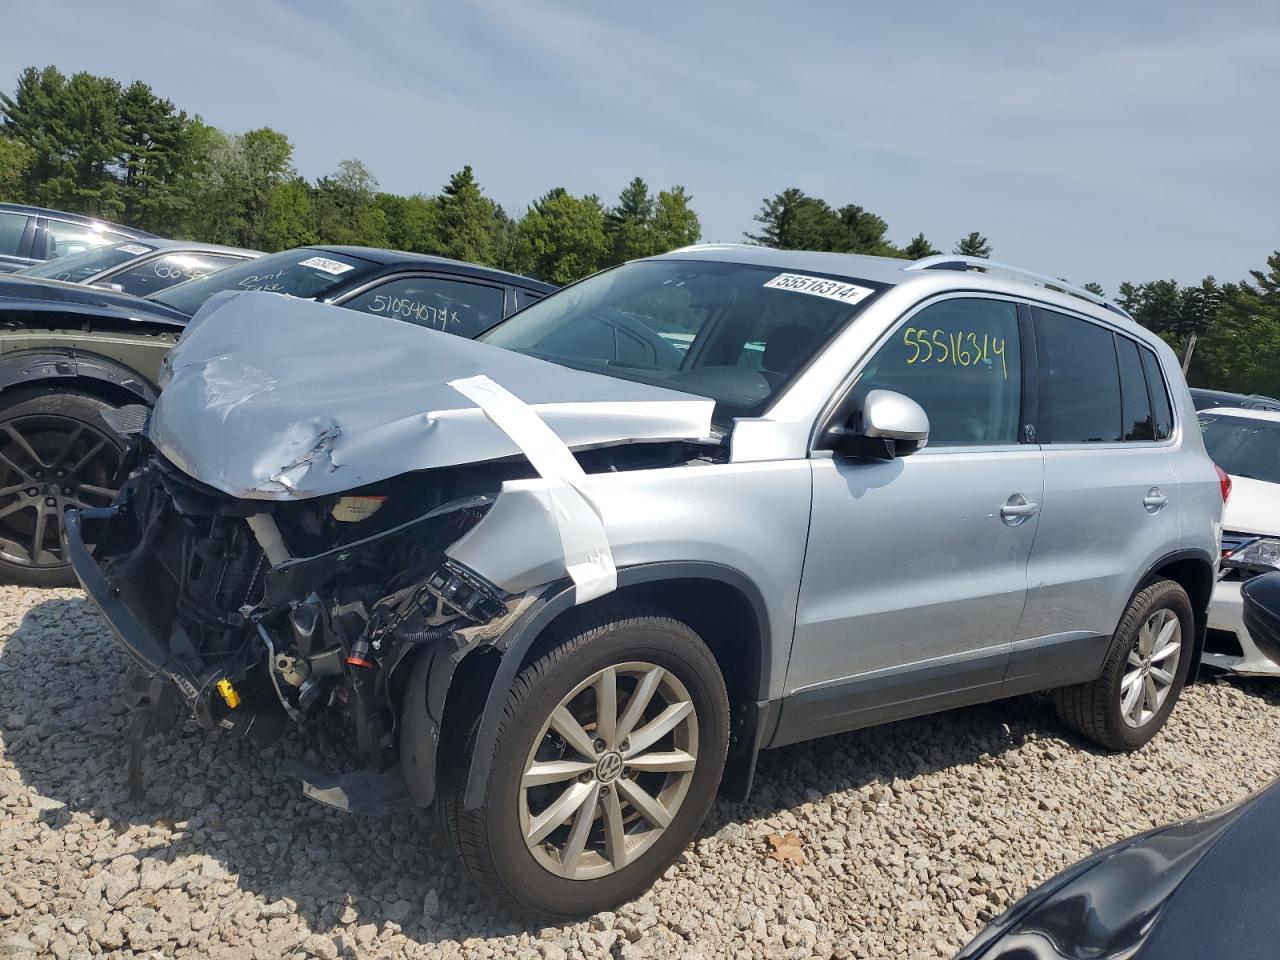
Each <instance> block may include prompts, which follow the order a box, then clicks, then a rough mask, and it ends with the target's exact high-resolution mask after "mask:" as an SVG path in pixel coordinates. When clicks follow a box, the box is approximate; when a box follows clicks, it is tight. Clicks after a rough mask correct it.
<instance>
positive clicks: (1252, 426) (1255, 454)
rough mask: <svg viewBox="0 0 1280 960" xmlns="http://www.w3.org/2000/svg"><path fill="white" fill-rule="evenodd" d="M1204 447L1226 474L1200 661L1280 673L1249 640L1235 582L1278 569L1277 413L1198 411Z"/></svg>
mask: <svg viewBox="0 0 1280 960" xmlns="http://www.w3.org/2000/svg"><path fill="white" fill-rule="evenodd" d="M1200 430H1201V432H1202V433H1203V434H1204V445H1205V449H1206V450H1208V452H1209V456H1210V457H1212V458H1213V461H1214V463H1216V464H1217V465H1218V466H1219V467H1221V468H1222V469H1223V470H1225V471H1226V472H1227V474H1228V475H1229V476H1230V477H1231V499H1230V500H1228V501H1227V505H1226V508H1225V510H1224V511H1223V515H1222V531H1223V532H1222V573H1221V575H1220V578H1219V580H1218V584H1217V586H1216V587H1215V588H1214V592H1213V602H1212V603H1211V604H1210V606H1209V633H1208V637H1207V638H1206V640H1205V652H1204V663H1205V664H1207V665H1209V666H1212V667H1218V668H1220V669H1223V670H1229V671H1231V672H1232V673H1239V674H1246V675H1251V676H1276V677H1280V664H1277V663H1275V662H1274V661H1273V660H1271V659H1270V658H1269V657H1267V656H1266V655H1265V654H1264V653H1263V652H1262V651H1261V650H1260V649H1259V648H1258V646H1257V644H1255V643H1254V641H1253V638H1252V637H1250V636H1249V631H1248V630H1247V629H1246V628H1245V625H1244V620H1243V619H1242V617H1241V609H1242V604H1241V599H1240V585H1241V584H1242V583H1243V582H1244V581H1246V580H1248V579H1250V578H1251V577H1255V576H1257V575H1258V574H1261V573H1270V572H1271V571H1273V570H1280V412H1276V411H1273V410H1245V409H1242V408H1238V407H1215V408H1213V409H1210V410H1201V411H1200Z"/></svg>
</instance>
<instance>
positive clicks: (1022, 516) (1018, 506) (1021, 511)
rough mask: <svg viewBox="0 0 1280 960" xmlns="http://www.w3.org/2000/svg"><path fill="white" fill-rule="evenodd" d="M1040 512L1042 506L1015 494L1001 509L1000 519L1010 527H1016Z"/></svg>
mask: <svg viewBox="0 0 1280 960" xmlns="http://www.w3.org/2000/svg"><path fill="white" fill-rule="evenodd" d="M1039 512H1040V504H1038V503H1033V502H1031V501H1030V500H1028V499H1027V498H1026V497H1024V496H1023V495H1022V494H1020V493H1015V494H1014V495H1013V496H1011V497H1010V498H1009V499H1008V500H1007V501H1006V502H1005V505H1004V506H1003V507H1001V508H1000V519H1001V520H1003V521H1004V522H1005V523H1006V524H1008V525H1009V526H1011V527H1016V526H1018V524H1020V523H1025V522H1026V520H1027V518H1028V517H1034V516H1035V515H1036V514H1037V513H1039Z"/></svg>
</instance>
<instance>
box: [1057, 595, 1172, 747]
mask: <svg viewBox="0 0 1280 960" xmlns="http://www.w3.org/2000/svg"><path fill="white" fill-rule="evenodd" d="M1162 636H1163V637H1164V638H1165V639H1163V640H1161V637H1162ZM1194 638H1195V617H1194V614H1193V612H1192V609H1191V600H1190V599H1189V598H1188V597H1187V592H1186V591H1185V590H1184V589H1182V587H1181V586H1180V585H1179V584H1177V583H1174V582H1173V581H1172V580H1165V579H1159V580H1153V581H1152V582H1150V583H1148V584H1147V585H1146V586H1145V587H1143V588H1142V589H1141V590H1139V591H1138V592H1137V594H1135V595H1134V597H1133V599H1132V600H1130V601H1129V606H1128V608H1127V609H1126V610H1125V612H1124V616H1123V617H1121V618H1120V625H1119V626H1118V627H1117V628H1116V632H1115V634H1114V635H1113V636H1112V639H1111V646H1110V647H1109V648H1108V650H1107V656H1106V659H1105V661H1104V663H1103V667H1102V673H1101V675H1100V676H1099V677H1098V679H1096V680H1093V681H1091V682H1089V683H1082V684H1078V685H1076V686H1072V687H1063V688H1061V689H1058V690H1055V691H1054V692H1053V697H1054V705H1055V707H1056V708H1057V711H1058V716H1059V717H1060V718H1061V719H1062V721H1063V722H1064V723H1066V724H1067V726H1069V727H1071V728H1072V729H1073V730H1075V731H1077V732H1078V733H1080V734H1081V735H1083V736H1085V737H1088V738H1089V739H1090V740H1092V741H1094V742H1095V743H1097V744H1099V745H1101V746H1103V747H1106V748H1107V749H1109V750H1120V751H1128V750H1137V749H1138V748H1139V747H1141V746H1143V745H1144V744H1145V743H1147V741H1149V740H1150V739H1151V738H1152V737H1154V736H1155V735H1156V733H1158V732H1159V730H1160V728H1161V727H1163V726H1164V724H1165V721H1166V720H1167V719H1168V717H1169V714H1170V713H1171V712H1172V711H1173V707H1174V705H1175V704H1176V703H1177V702H1178V697H1179V696H1180V695H1181V693H1182V687H1183V685H1184V684H1185V683H1186V679H1187V672H1188V670H1189V669H1190V667H1191V655H1192V651H1193V649H1194V642H1193V641H1194ZM1175 657H1176V663H1174V664H1172V669H1166V668H1168V667H1170V666H1171V664H1170V661H1172V660H1173V659H1174V658H1175Z"/></svg>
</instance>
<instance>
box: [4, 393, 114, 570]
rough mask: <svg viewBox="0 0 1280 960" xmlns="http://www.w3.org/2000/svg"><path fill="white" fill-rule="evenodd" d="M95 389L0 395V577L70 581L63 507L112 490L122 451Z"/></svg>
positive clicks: (98, 502) (105, 497)
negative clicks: (93, 394)
mask: <svg viewBox="0 0 1280 960" xmlns="http://www.w3.org/2000/svg"><path fill="white" fill-rule="evenodd" d="M111 406H112V404H109V403H107V402H105V401H103V400H99V399H98V398H97V397H91V396H88V395H86V394H82V393H69V392H65V391H59V390H57V389H50V388H43V389H37V390H24V391H15V392H14V393H12V394H10V395H9V396H7V397H5V398H3V399H0V580H4V581H7V582H10V583H17V584H21V585H23V586H31V587H59V586H70V585H73V584H74V583H75V582H76V578H75V573H74V572H73V571H72V569H71V566H70V564H69V563H68V561H67V557H66V551H65V549H64V545H63V526H62V518H63V514H64V513H65V512H66V511H67V510H69V509H71V508H73V507H105V506H108V505H109V504H110V503H111V501H112V500H113V499H114V498H115V495H116V488H115V477H116V471H117V469H118V468H119V466H120V457H121V454H122V452H123V448H122V446H121V443H120V440H119V439H118V438H117V437H115V436H114V435H113V434H112V432H111V430H110V429H109V428H108V427H107V425H106V423H105V422H104V421H103V419H102V415H101V411H102V410H103V409H104V408H108V407H111Z"/></svg>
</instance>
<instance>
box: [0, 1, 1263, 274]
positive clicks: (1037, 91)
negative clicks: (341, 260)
mask: <svg viewBox="0 0 1280 960" xmlns="http://www.w3.org/2000/svg"><path fill="white" fill-rule="evenodd" d="M5 20H6V27H5V30H4V31H3V33H0V63H2V64H4V65H5V66H4V68H3V69H0V82H5V83H8V84H12V82H13V79H12V78H16V76H17V73H18V71H19V70H20V69H21V68H22V67H23V66H26V65H29V64H35V65H43V64H46V63H54V64H57V65H58V66H59V67H60V68H62V69H63V70H66V71H74V70H80V69H84V70H89V71H92V72H95V73H102V74H108V75H111V76H114V77H117V78H119V79H121V80H128V79H133V78H137V79H142V80H146V81H147V82H149V83H150V84H152V86H153V87H154V88H155V89H156V90H157V91H158V92H159V93H161V94H162V95H164V96H167V97H169V98H171V99H172V100H174V101H175V102H176V103H177V104H178V105H179V106H180V107H182V108H184V109H186V110H188V111H191V112H194V113H198V114H200V115H201V116H202V117H203V118H204V119H205V120H206V121H207V122H210V123H214V124H216V125H218V126H220V127H223V128H224V129H227V130H232V131H242V130H246V129H251V128H253V127H257V126H263V125H269V126H272V127H275V128H277V129H279V130H282V131H284V132H285V133H286V134H288V136H289V137H290V138H291V140H292V141H293V143H294V146H295V160H296V163H297V166H298V168H299V170H300V171H301V172H302V173H303V174H305V175H307V176H309V177H315V176H318V175H322V174H325V173H328V172H330V171H332V170H333V169H334V168H335V167H336V165H337V163H338V161H339V160H341V159H343V158H345V157H353V156H354V157H359V158H360V159H362V160H364V161H365V162H366V163H367V164H368V166H369V167H370V169H371V170H372V171H373V172H374V174H375V175H376V176H377V177H378V179H379V180H380V182H381V184H382V186H383V188H384V189H388V190H393V191H396V192H400V193H412V192H416V191H422V192H427V193H433V192H435V191H437V190H438V189H439V188H440V186H441V185H442V184H443V183H444V182H445V180H446V179H447V178H448V175H449V174H450V173H451V172H452V171H454V170H456V169H458V168H459V167H461V166H462V165H463V164H465V163H470V164H471V165H472V166H473V167H474V168H475V170H476V173H477V176H478V177H479V179H480V182H481V184H482V185H483V186H484V188H485V190H486V191H487V192H488V194H489V195H490V196H492V197H493V198H494V199H496V200H498V201H499V202H501V203H502V204H503V205H504V206H506V207H507V208H508V210H510V211H512V212H514V213H517V214H518V213H519V212H520V211H522V210H523V209H524V207H525V206H526V205H527V204H528V203H529V202H530V201H531V200H533V199H534V198H536V197H537V196H538V195H540V194H541V193H543V192H544V191H545V190H546V189H548V188H549V187H552V186H557V185H561V186H565V187H567V188H568V189H569V190H571V191H573V192H575V193H586V192H592V193H597V194H599V195H600V196H601V197H603V198H604V199H605V201H606V202H611V201H612V200H613V199H614V198H616V196H617V194H618V191H619V190H620V189H621V188H622V186H623V185H624V184H625V183H626V182H627V181H628V180H629V179H630V178H631V177H632V176H634V175H636V174H639V175H641V176H643V177H645V179H646V180H648V182H649V183H650V185H651V186H653V187H655V188H657V187H665V186H668V185H670V184H674V183H680V184H683V185H684V186H685V188H686V189H687V190H688V191H689V192H690V193H691V194H692V196H693V198H694V206H695V208H696V209H697V210H698V212H699V214H700V215H701V217H702V224H703V236H704V239H707V240H721V241H731V240H739V239H741V236H742V232H743V231H744V230H747V229H751V228H752V226H753V224H752V220H751V218H752V216H753V215H754V214H755V213H756V212H757V210H758V209H759V206H760V202H761V200H762V198H763V197H765V196H768V195H772V194H774V193H776V192H778V191H780V190H782V189H784V188H786V187H788V186H792V185H795V186H799V187H801V188H802V189H804V190H805V191H806V192H808V193H810V194H813V195H816V196H820V197H822V198H824V199H826V200H827V201H829V202H830V203H832V204H833V205H835V206H839V205H842V204H844V203H857V204H860V205H861V206H863V207H865V208H867V209H869V210H872V211H875V212H876V213H878V214H880V215H881V216H883V217H884V218H885V219H886V220H887V221H888V222H889V226H890V237H891V238H892V239H894V240H895V241H897V242H905V241H906V240H908V239H909V238H910V237H911V236H912V235H913V234H915V233H916V232H918V231H921V230H923V231H924V232H925V234H926V235H927V236H928V237H929V238H930V240H932V241H933V242H934V244H935V245H936V246H939V247H942V248H943V249H946V250H950V249H951V247H952V245H953V244H954V243H955V241H956V239H957V238H958V237H960V236H961V235H962V234H964V233H967V232H968V231H970V230H980V231H982V232H983V233H984V234H986V235H987V236H988V237H989V238H990V239H991V242H992V244H993V245H994V247H995V256H996V258H997V259H1002V260H1007V261H1009V262H1013V263H1018V264H1021V265H1024V266H1027V267H1030V268H1033V269H1037V270H1040V271H1043V272H1047V273H1052V274H1055V275H1061V276H1067V277H1070V278H1072V279H1074V280H1077V281H1080V282H1084V281H1086V280H1098V281H1100V282H1101V283H1103V284H1104V286H1106V287H1107V288H1108V290H1109V291H1111V292H1114V290H1115V287H1116V285H1117V284H1118V283H1119V282H1120V281H1121V280H1124V279H1134V280H1145V279H1154V278H1157V277H1175V278H1177V279H1179V280H1181V281H1184V282H1191V281H1195V280H1198V279H1199V278H1200V277H1201V276H1203V275H1204V274H1206V273H1213V274H1214V275H1216V276H1217V277H1218V278H1219V279H1220V280H1226V279H1238V278H1240V277H1242V276H1244V275H1245V271H1246V270H1248V269H1249V268H1251V267H1258V266H1261V264H1262V263H1263V261H1264V260H1265V258H1266V256H1267V255H1268V254H1269V253H1270V252H1271V251H1273V250H1275V249H1277V248H1280V124H1278V123H1277V122H1276V109H1277V107H1276V104H1277V94H1280V56H1277V51H1278V50H1280V4H1277V3H1276V2H1275V0H1269V2H1248V0H1246V2H1239V3H1232V4H1230V5H1228V4H1223V3H1212V4H1210V3H1201V2H1189V0H1168V2H1164V3H1140V2H1129V3H1123V4H1121V3H1114V2H1112V3H1095V2H1076V3H1070V4H1056V5H1053V7H1052V8H1050V7H1049V5H1046V4H1029V3H1025V2H1022V3H1014V2H993V3H985V4H976V3H972V4H957V3H954V2H952V3H945V4H944V3H938V4H933V3H928V2H926V3H916V4H912V5H909V6H907V5H900V4H887V3H886V4H877V5H874V6H873V5H868V4H856V3H812V4H798V3H793V4H786V5H783V4H777V3H774V4H765V3H756V2H752V0H739V2H734V3H715V4H712V3H697V2H689V3H678V4H677V3H665V2H656V0H655V2H649V3H625V4H624V3H610V2H597V3H593V4H586V3H581V4H572V3H561V2H553V0H512V2H501V0H488V2H479V3H467V4H463V3H458V4H448V5H445V4H435V3H422V2H411V0H387V2H367V3H359V4H357V3H343V2H336V0H328V2H317V3H303V2H295V3H281V2H272V0H257V2H243V0H220V2H218V3H217V4H182V3H173V2H167V3H153V2H150V0H135V2H133V3H131V4H129V5H127V6H121V5H117V4H93V5H89V4H87V3H75V4H72V3H62V2H57V0H41V2H39V3H34V4H24V5H22V7H21V10H20V12H17V13H16V16H15V14H14V12H11V13H10V14H9V15H8V16H6V18H5ZM6 78H7V79H6Z"/></svg>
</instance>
